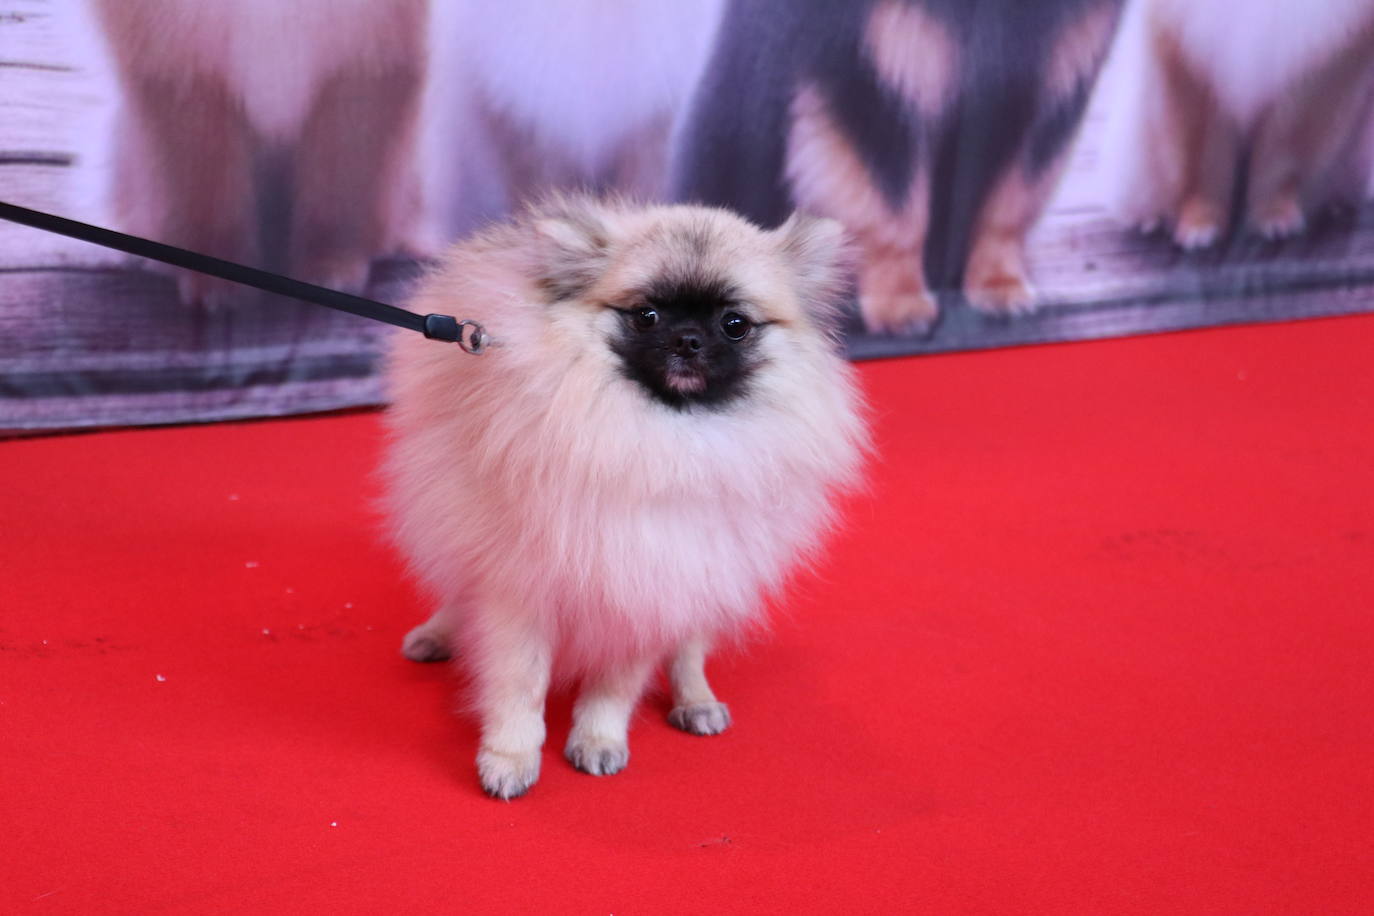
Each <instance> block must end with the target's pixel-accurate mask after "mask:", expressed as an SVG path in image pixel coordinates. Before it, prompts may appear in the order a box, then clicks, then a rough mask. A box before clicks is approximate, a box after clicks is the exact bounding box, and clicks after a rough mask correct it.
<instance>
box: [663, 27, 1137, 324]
mask: <svg viewBox="0 0 1374 916" xmlns="http://www.w3.org/2000/svg"><path fill="white" fill-rule="evenodd" d="M1121 4H1122V0H1036V2H1033V3H1032V2H1026V0H981V2H978V3H968V2H964V0H856V2H853V3H829V2H826V0H734V2H733V4H732V5H731V7H730V8H729V10H728V12H727V14H726V18H725V21H724V22H723V23H722V25H721V28H720V30H719V41H718V42H717V45H716V49H715V53H714V56H713V58H712V59H711V62H710V63H709V64H708V67H707V71H706V74H705V76H704V77H703V80H702V82H701V84H700V87H699V89H698V92H697V93H696V96H695V98H694V100H693V102H692V110H691V114H690V120H689V121H688V122H687V123H686V125H685V126H684V128H683V131H682V134H681V137H680V141H679V144H678V146H679V151H678V157H677V160H676V162H675V165H674V196H675V197H676V198H677V199H679V200H684V201H696V202H701V203H708V204H719V205H724V206H732V207H735V208H737V209H739V210H741V212H743V213H744V214H745V215H746V216H748V217H750V218H752V219H754V220H757V221H759V222H761V223H763V224H765V225H773V224H776V223H777V222H778V221H780V220H781V219H782V218H783V216H784V215H785V214H786V213H787V212H789V211H790V210H791V209H792V207H793V206H794V205H796V206H800V207H801V208H803V209H805V210H808V211H812V212H815V213H819V214H822V215H826V216H832V217H835V218H837V219H839V220H841V221H842V222H844V223H845V224H846V226H848V228H849V229H850V230H851V231H852V232H853V233H854V234H855V236H856V237H857V241H858V243H859V246H860V249H861V256H862V257H861V264H860V267H859V295H860V298H859V306H860V311H861V312H862V315H863V319H864V323H865V324H866V325H867V327H868V328H869V329H870V330H874V331H924V330H927V329H928V328H929V327H930V326H931V325H932V324H933V323H934V321H935V319H936V318H937V316H938V306H937V302H936V297H935V296H934V295H933V294H932V291H931V290H932V287H935V288H958V287H959V286H960V285H961V284H962V287H963V292H964V297H965V298H966V300H967V301H968V303H969V304H970V305H972V306H973V307H974V308H977V309H979V310H981V311H985V312H990V313H994V314H1010V313H1016V312H1021V311H1025V310H1028V309H1030V308H1031V307H1033V305H1034V304H1035V294H1034V291H1033V290H1032V287H1031V284H1030V280H1029V276H1028V272H1027V269H1026V263H1025V260H1026V259H1025V251H1024V249H1025V240H1026V235H1027V234H1028V233H1029V231H1030V230H1031V228H1032V227H1033V225H1034V224H1035V222H1036V220H1037V219H1038V218H1039V216H1040V213H1041V211H1042V210H1043V209H1044V206H1045V203H1046V201H1047V200H1048V198H1049V196H1050V193H1051V192H1052V190H1053V189H1054V187H1055V185H1056V182H1057V180H1058V177H1059V175H1060V172H1061V171H1062V167H1063V165H1064V162H1065V160H1066V151H1067V150H1068V148H1069V146H1070V140H1071V139H1072V137H1073V136H1074V134H1075V131H1076V130H1077V127H1078V124H1079V122H1080V120H1081V119H1082V114H1083V112H1084V110H1085V108H1086V107H1087V102H1088V97H1089V94H1090V92H1091V89H1092V87H1093V84H1094V82H1095V80H1096V77H1097V73H1098V71H1099V69H1100V66H1101V64H1102V61H1103V58H1104V57H1105V55H1106V53H1107V50H1108V47H1109V45H1110V43H1111V40H1112V36H1113V34H1114V32H1115V29H1116V23H1117V19H1118V18H1119V14H1120V9H1121ZM742 87H747V91H745V90H744V89H743V88H742Z"/></svg>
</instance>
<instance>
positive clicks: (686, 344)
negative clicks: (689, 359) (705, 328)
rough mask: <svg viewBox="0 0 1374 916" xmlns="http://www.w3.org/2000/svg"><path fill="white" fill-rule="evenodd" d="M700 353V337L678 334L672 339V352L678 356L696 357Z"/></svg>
mask: <svg viewBox="0 0 1374 916" xmlns="http://www.w3.org/2000/svg"><path fill="white" fill-rule="evenodd" d="M700 351H701V335H699V334H695V333H685V334H679V335H677V337H675V338H674V339H673V352H674V353H676V354H677V355H678V356H696V355H697V353H699V352H700Z"/></svg>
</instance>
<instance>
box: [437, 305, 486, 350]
mask: <svg viewBox="0 0 1374 916" xmlns="http://www.w3.org/2000/svg"><path fill="white" fill-rule="evenodd" d="M424 334H425V336H426V337H428V338H429V339H430V340H443V341H447V342H449V343H456V344H457V345H458V348H459V349H460V350H462V351H463V352H464V353H471V354H472V355H473V356H480V355H482V353H484V352H486V349H487V347H488V346H490V345H491V337H490V335H488V334H487V329H486V328H484V327H482V325H481V324H480V323H479V322H476V321H469V320H467V319H463V320H462V321H459V320H458V319H456V318H454V317H453V316H452V315H426V316H425V327H424Z"/></svg>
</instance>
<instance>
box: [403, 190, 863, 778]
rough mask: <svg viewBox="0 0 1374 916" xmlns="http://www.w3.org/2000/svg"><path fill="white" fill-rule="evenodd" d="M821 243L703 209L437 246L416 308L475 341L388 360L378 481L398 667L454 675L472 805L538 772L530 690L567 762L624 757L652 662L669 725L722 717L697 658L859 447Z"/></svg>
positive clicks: (840, 287)
mask: <svg viewBox="0 0 1374 916" xmlns="http://www.w3.org/2000/svg"><path fill="white" fill-rule="evenodd" d="M846 263H847V259H846V249H845V244H844V240H843V236H842V231H841V229H840V227H839V225H838V224H836V223H834V222H831V221H828V220H814V219H802V218H794V219H793V220H791V221H789V222H788V223H786V224H785V225H783V226H782V227H780V228H779V229H777V230H774V231H771V232H765V231H762V230H760V229H758V228H756V227H755V226H753V225H751V224H749V223H747V222H745V221H744V220H742V219H740V218H739V217H736V216H733V215H731V214H729V213H726V212H725V211H721V210H712V209H705V208H700V207H682V206H674V207H666V206H665V207H652V208H647V209H640V208H635V207H631V206H629V205H626V204H621V203H615V202H610V203H607V202H598V201H594V200H592V199H589V198H572V199H556V200H553V201H550V202H547V203H545V204H543V205H540V206H536V207H534V208H532V209H530V210H529V211H527V212H526V213H525V214H524V215H522V216H521V217H519V218H517V219H515V220H513V221H511V222H508V223H505V224H502V225H500V226H498V227H496V228H493V229H490V230H488V231H487V232H485V233H483V234H481V235H479V236H477V237H476V238H474V239H473V240H471V241H469V242H466V243H464V244H461V245H459V246H458V247H456V248H455V249H453V251H452V252H451V253H450V254H449V255H448V257H447V259H446V261H445V262H444V264H443V266H442V267H441V268H440V269H439V270H437V271H436V272H435V273H433V274H432V275H431V276H430V277H429V278H428V279H427V280H426V281H425V282H424V283H423V285H422V287H421V289H420V290H419V293H418V295H417V297H416V301H415V303H414V304H415V306H416V307H418V308H419V309H420V310H421V311H425V312H446V313H458V314H461V315H463V316H464V317H470V318H473V319H476V320H478V321H480V322H481V323H482V324H483V325H484V326H485V327H486V329H487V330H488V332H489V333H490V334H491V335H493V337H494V338H495V339H496V340H497V341H498V343H499V344H500V346H498V347H495V348H493V349H492V350H490V351H489V352H487V353H485V354H483V355H481V356H479V357H472V356H468V355H465V354H463V353H460V352H459V351H457V350H456V349H454V348H448V347H442V346H438V345H436V344H434V343H432V342H429V341H425V340H422V339H409V338H407V339H403V340H400V341H399V343H398V345H397V347H396V348H395V350H394V353H393V359H392V365H391V379H392V383H393V392H392V393H393V397H394V403H393V407H392V410H391V412H390V428H391V433H392V443H391V447H390V451H389V455H388V459H387V462H386V473H387V477H388V481H389V485H390V505H391V509H392V516H393V520H394V533H395V537H396V540H397V542H398V543H399V545H400V547H401V548H402V550H403V551H404V552H405V554H406V556H407V557H408V559H409V561H410V565H411V567H412V568H413V570H414V571H415V573H416V574H417V575H418V576H419V578H420V579H421V580H422V581H423V583H424V584H425V585H426V586H427V587H428V589H429V590H430V592H432V594H433V595H434V597H435V598H436V606H437V610H436V612H435V613H434V616H433V617H432V618H431V619H430V620H429V621H428V622H427V623H425V624H423V625H422V626H420V627H418V628H416V629H415V630H414V631H412V632H411V633H410V634H409V635H408V636H407V637H406V641H405V645H404V651H405V654H406V655H407V656H408V657H410V658H412V659H416V660H422V661H429V660H435V659H439V658H446V657H448V655H449V653H450V651H453V650H457V651H458V653H459V654H460V655H461V657H462V659H463V661H465V662H466V663H467V664H468V665H469V666H470V667H471V669H472V673H473V677H474V681H475V687H476V696H475V701H476V707H477V712H478V714H479V715H480V718H481V728H482V738H481V750H480V752H479V754H478V758H477V767H478V773H479V775H480V778H481V782H482V786H483V788H485V789H486V791H487V792H489V793H490V794H492V795H494V796H497V797H499V798H512V797H514V796H517V795H520V794H522V793H523V792H525V791H526V790H527V789H528V788H529V787H530V786H531V785H532V784H533V783H534V782H535V780H536V779H537V778H538V775H539V765H540V748H541V746H542V744H543V742H544V736H545V728H544V698H545V694H546V692H547V690H548V688H549V685H550V682H551V680H556V679H565V678H566V679H577V680H579V681H580V682H581V692H580V695H579V697H578V699H577V702H576V705H575V708H574V713H573V715H574V722H573V728H572V731H571V734H570V735H569V738H568V744H567V747H566V751H565V753H566V756H567V758H568V759H569V760H570V761H571V762H572V763H573V764H574V765H575V766H576V767H578V768H579V769H581V770H584V771H585V772H588V773H593V774H609V773H614V772H616V771H618V770H620V769H621V768H622V767H623V766H625V763H626V762H627V760H628V758H629V750H628V747H627V744H626V733H627V729H628V725H629V720H630V716H631V714H632V712H633V710H634V707H635V704H636V703H637V701H638V699H639V697H640V695H641V693H642V692H643V690H644V689H645V687H646V685H647V683H648V681H649V679H650V677H651V676H652V674H653V672H654V670H655V668H656V667H657V666H658V665H659V664H660V663H661V662H663V661H665V660H667V661H668V663H669V664H668V671H669V680H670V682H671V686H672V693H673V704H674V706H673V710H672V714H671V716H670V719H671V721H672V723H673V724H674V725H676V726H678V727H679V728H681V729H683V730H685V731H688V732H692V733H694V734H715V733H717V732H720V731H722V730H723V729H725V728H726V727H727V726H728V724H729V721H730V718H729V713H728V711H727V709H726V707H725V705H724V704H722V703H720V702H719V701H718V700H717V699H716V696H715V694H714V693H713V692H712V690H711V687H710V685H709V684H708V683H707V680H706V676H705V672H704V664H705V660H706V656H707V654H708V652H709V651H710V648H711V645H712V643H713V642H715V641H717V640H720V639H723V638H728V637H730V636H731V635H734V634H737V633H739V632H740V631H741V629H742V628H744V627H745V626H746V625H747V624H749V623H750V622H751V621H754V620H756V618H757V617H758V615H759V612H760V609H761V606H762V602H763V598H764V596H765V595H766V594H767V593H769V592H770V591H772V590H774V589H775V588H776V587H777V586H778V585H779V584H780V583H781V582H782V581H783V578H784V576H785V575H786V574H787V573H788V571H789V570H790V569H792V568H793V567H794V566H795V565H796V564H797V562H798V560H799V559H800V558H802V557H805V556H806V555H807V554H808V553H809V552H810V551H812V550H813V549H814V548H815V547H816V546H817V544H818V542H819V540H820V538H821V536H822V534H823V533H824V532H825V530H826V528H827V525H828V524H829V522H830V520H831V497H832V495H833V493H834V491H835V490H836V489H837V488H840V487H843V486H845V485H847V484H851V483H853V482H854V480H855V478H856V474H857V470H858V466H859V463H860V457H861V453H862V451H863V447H864V442H865V437H866V432H865V424H864V420H863V411H862V405H861V399H860V395H859V393H858V391H857V390H856V387H855V379H854V373H853V370H852V369H851V367H850V366H849V364H848V363H847V362H846V361H845V360H844V359H843V358H842V356H841V355H840V354H839V352H838V351H837V347H836V342H835V340H834V337H833V334H832V325H833V318H834V309H835V305H836V300H837V299H838V298H839V297H840V296H841V295H842V294H843V291H844V290H845V288H846V286H847V283H846Z"/></svg>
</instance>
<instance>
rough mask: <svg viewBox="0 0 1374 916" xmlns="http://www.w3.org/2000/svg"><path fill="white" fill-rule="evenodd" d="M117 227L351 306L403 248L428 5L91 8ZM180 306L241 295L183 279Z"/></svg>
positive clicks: (284, 1) (294, 1) (241, 0)
mask: <svg viewBox="0 0 1374 916" xmlns="http://www.w3.org/2000/svg"><path fill="white" fill-rule="evenodd" d="M92 2H93V3H94V9H95V11H96V13H97V14H98V17H97V18H98V20H99V23H100V25H101V28H102V31H103V34H104V36H105V38H106V41H107V44H108V46H109V49H110V51H111V56H112V58H113V62H114V64H115V68H116V71H117V73H118V75H119V80H120V83H121V87H122V89H123V105H122V110H121V112H120V115H119V118H118V122H117V128H116V131H117V136H116V138H115V165H114V175H113V179H112V196H113V200H112V204H113V210H114V213H113V217H114V219H115V221H116V222H117V223H118V224H119V225H120V227H121V228H123V229H125V230H127V231H129V232H131V233H133V234H135V235H145V236H148V237H150V238H153V239H156V240H158V241H161V242H167V243H170V244H173V245H180V246H183V247H186V248H190V249H193V250H195V251H201V252H206V253H208V254H212V255H216V256H218V257H222V258H228V259H230V260H234V261H240V262H244V263H248V264H253V265H257V266H262V267H266V268H268V269H272V270H278V271H283V272H287V273H290V274H292V275H293V276H296V277H298V278H299V279H302V280H307V281H310V282H313V283H319V284H322V285H324V286H330V287H334V288H336V289H344V290H349V291H359V290H361V289H362V288H363V287H364V286H365V285H366V282H367V277H368V269H369V266H370V264H371V261H372V259H373V258H374V257H376V256H378V255H382V254H386V253H389V252H391V251H393V250H395V249H397V248H399V247H401V246H402V244H403V243H404V242H405V241H406V239H405V237H404V231H403V230H404V224H405V221H406V220H407V219H408V217H409V214H411V213H412V212H413V211H414V210H415V209H416V208H417V207H418V206H419V205H420V199H419V191H420V188H419V184H418V175H417V174H416V172H415V163H414V161H413V159H414V155H415V151H414V145H415V128H416V117H417V113H418V111H419V103H420V98H421V90H422V88H423V87H422V79H423V73H424V65H425V57H426V55H425V41H424V38H425V23H426V17H427V13H428V10H427V5H428V4H427V0H238V2H233V3H224V2H199V3H176V2H167V0H92ZM177 277H178V285H179V289H180V293H181V297H182V299H183V300H185V301H187V302H188V303H197V302H199V303H205V304H209V305H215V304H219V303H221V302H225V301H228V300H231V299H233V298H235V295H234V294H235V292H236V291H240V292H241V288H240V287H236V285H235V284H232V283H229V282H228V281H224V280H219V279H216V278H213V277H206V276H203V275H201V274H196V273H192V272H178V274H177Z"/></svg>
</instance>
